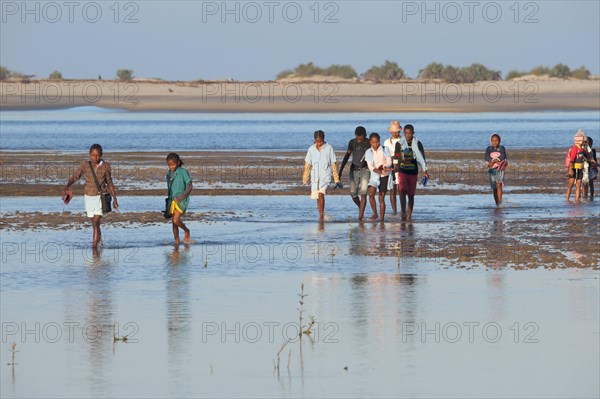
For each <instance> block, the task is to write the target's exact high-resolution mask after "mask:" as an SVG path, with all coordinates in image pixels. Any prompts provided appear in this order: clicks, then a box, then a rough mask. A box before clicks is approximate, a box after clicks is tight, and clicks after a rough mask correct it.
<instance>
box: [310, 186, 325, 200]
mask: <svg viewBox="0 0 600 399" xmlns="http://www.w3.org/2000/svg"><path fill="white" fill-rule="evenodd" d="M319 194H323V195H325V194H327V188H326V187H323V188H320V189H319V190H318V191H311V192H310V199H314V200H316V199H319Z"/></svg>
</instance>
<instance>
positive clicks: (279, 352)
mask: <svg viewBox="0 0 600 399" xmlns="http://www.w3.org/2000/svg"><path fill="white" fill-rule="evenodd" d="M288 342H290V341H285V342H284V343H283V344H282V345H281V348H279V351H277V362H276V363H275V370H277V372H278V373H279V355H281V352H283V349H284V348H285V347H286V345H287V344H288ZM288 362H289V360H288Z"/></svg>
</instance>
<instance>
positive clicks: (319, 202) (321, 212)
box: [317, 193, 325, 220]
mask: <svg viewBox="0 0 600 399" xmlns="http://www.w3.org/2000/svg"><path fill="white" fill-rule="evenodd" d="M317 208H318V209H319V220H323V218H324V217H325V195H324V194H323V193H319V199H317Z"/></svg>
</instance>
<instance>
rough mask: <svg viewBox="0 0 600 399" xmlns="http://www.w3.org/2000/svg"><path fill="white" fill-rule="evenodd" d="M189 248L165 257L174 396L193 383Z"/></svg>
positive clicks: (171, 380)
mask: <svg viewBox="0 0 600 399" xmlns="http://www.w3.org/2000/svg"><path fill="white" fill-rule="evenodd" d="M191 263H192V262H191V255H190V246H189V245H184V248H183V251H181V250H180V246H179V245H175V246H174V247H173V250H172V251H171V252H170V253H169V254H168V255H167V273H166V291H167V308H166V311H167V315H166V316H167V336H168V338H167V339H168V365H169V374H170V382H171V385H170V389H171V393H172V394H173V395H174V396H178V394H180V393H181V391H180V390H181V388H182V387H185V386H189V382H190V381H192V380H193V375H191V370H193V367H191V364H189V361H190V360H191V359H190V357H189V356H188V351H187V349H188V348H189V347H190V337H191V328H190V326H191V323H192V312H191V309H190V279H191V276H190V268H191Z"/></svg>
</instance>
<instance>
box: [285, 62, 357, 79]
mask: <svg viewBox="0 0 600 399" xmlns="http://www.w3.org/2000/svg"><path fill="white" fill-rule="evenodd" d="M318 75H319V76H336V77H339V78H343V79H353V78H355V77H357V74H356V71H355V70H354V68H352V67H351V66H350V65H336V64H333V65H330V66H328V67H327V68H321V67H318V66H316V65H315V64H313V63H312V62H309V63H308V64H300V65H298V66H297V67H296V68H295V69H294V70H290V69H286V70H285V71H282V72H280V73H279V74H278V75H277V79H284V78H289V77H299V78H308V77H311V76H318Z"/></svg>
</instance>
